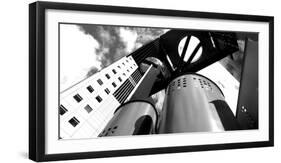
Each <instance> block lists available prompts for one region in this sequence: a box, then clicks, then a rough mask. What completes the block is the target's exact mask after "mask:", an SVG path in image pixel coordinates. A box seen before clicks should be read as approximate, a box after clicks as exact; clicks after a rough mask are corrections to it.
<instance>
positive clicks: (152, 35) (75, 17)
mask: <svg viewBox="0 0 281 163" xmlns="http://www.w3.org/2000/svg"><path fill="white" fill-rule="evenodd" d="M29 14H30V15H29V16H30V22H29V23H30V28H29V30H30V31H29V32H30V33H29V37H30V39H29V45H30V58H29V63H30V64H29V66H30V67H29V70H30V76H29V79H30V80H29V81H30V82H29V84H30V90H29V92H30V94H29V98H30V102H29V104H30V108H29V151H30V152H29V153H30V154H29V158H30V159H32V160H35V161H51V160H70V159H85V158H100V157H115V156H131V155H147V154H162V153H178V152H194V151H206V150H224V149H238V148H252V147H268V146H273V17H270V16H259V15H242V14H241V15H238V14H227V13H212V12H195V11H178V10H164V9H154V8H133V7H122V6H102V5H85V4H71V3H53V2H35V3H32V4H30V13H29Z"/></svg>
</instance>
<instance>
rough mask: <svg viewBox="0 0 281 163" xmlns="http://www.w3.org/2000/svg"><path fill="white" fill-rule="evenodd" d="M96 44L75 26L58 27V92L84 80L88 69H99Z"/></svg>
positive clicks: (97, 46) (64, 25)
mask: <svg viewBox="0 0 281 163" xmlns="http://www.w3.org/2000/svg"><path fill="white" fill-rule="evenodd" d="M97 48H99V44H98V42H97V41H96V40H95V39H94V38H93V37H92V36H90V35H86V34H85V33H84V32H82V31H80V30H79V27H78V26H77V25H69V24H61V25H60V79H61V81H60V88H61V90H60V91H63V90H65V89H66V88H68V87H70V86H72V85H73V84H75V83H77V82H79V81H80V80H82V79H84V78H85V77H86V75H87V73H88V72H89V70H90V68H91V67H93V66H95V67H96V68H98V69H100V68H101V62H100V61H98V60H97V56H96V54H95V51H96V49H97Z"/></svg>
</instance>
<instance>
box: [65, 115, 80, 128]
mask: <svg viewBox="0 0 281 163" xmlns="http://www.w3.org/2000/svg"><path fill="white" fill-rule="evenodd" d="M68 122H69V123H70V124H71V125H72V126H73V127H76V126H77V125H78V124H79V123H80V122H79V121H78V119H77V118H76V117H72V118H71V119H70V120H69V121H68Z"/></svg>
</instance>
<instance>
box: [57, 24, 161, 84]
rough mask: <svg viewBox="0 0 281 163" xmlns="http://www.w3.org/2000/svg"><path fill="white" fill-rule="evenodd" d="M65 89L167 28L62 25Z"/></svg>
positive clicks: (61, 41)
mask: <svg viewBox="0 0 281 163" xmlns="http://www.w3.org/2000/svg"><path fill="white" fill-rule="evenodd" d="M60 31H61V33H60V39H61V40H60V46H61V47H60V48H61V60H60V61H61V65H60V66H61V83H60V84H61V90H64V89H66V88H67V87H70V86H72V85H73V84H76V83H77V82H79V81H81V80H82V79H84V78H86V77H89V76H91V75H93V74H95V73H96V72H98V71H99V70H101V69H103V68H104V67H106V66H109V65H110V64H112V63H113V62H115V61H117V60H119V59H121V58H122V57H124V56H126V55H128V54H130V53H131V52H133V51H135V50H136V49H137V48H139V47H140V46H142V45H144V44H145V43H148V42H150V41H152V40H154V39H155V38H157V37H159V36H160V35H161V34H163V33H164V32H165V30H163V29H155V28H139V27H119V26H104V25H90V24H85V25H84V24H83V25H72V24H61V26H60Z"/></svg>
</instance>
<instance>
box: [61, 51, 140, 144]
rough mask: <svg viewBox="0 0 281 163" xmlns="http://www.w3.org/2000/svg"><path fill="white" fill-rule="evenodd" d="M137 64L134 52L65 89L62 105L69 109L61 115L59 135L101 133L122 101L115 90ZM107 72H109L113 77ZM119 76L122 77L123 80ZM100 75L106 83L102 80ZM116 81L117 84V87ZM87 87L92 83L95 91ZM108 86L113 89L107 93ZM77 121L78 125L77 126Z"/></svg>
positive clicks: (91, 85) (86, 135)
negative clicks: (79, 98) (118, 98)
mask: <svg viewBox="0 0 281 163" xmlns="http://www.w3.org/2000/svg"><path fill="white" fill-rule="evenodd" d="M137 68H138V66H137V64H136V63H135V61H134V59H133V58H132V57H131V56H129V57H123V58H122V59H120V60H118V61H116V62H115V63H113V64H111V65H110V66H108V67H106V68H104V69H103V70H101V71H100V72H97V73H96V74H94V75H93V76H91V77H89V78H87V79H85V80H83V81H81V82H79V83H77V84H75V85H74V86H72V87H70V88H68V89H66V90H65V91H62V92H61V93H60V104H61V105H60V107H62V106H63V107H64V108H65V109H66V110H67V111H66V112H65V113H64V114H62V115H61V114H60V116H59V117H60V118H59V119H60V135H59V137H60V138H61V139H80V138H95V137H97V136H98V134H99V133H100V132H101V131H102V130H103V128H104V127H105V125H106V124H107V122H108V121H109V120H110V119H111V118H112V117H113V113H114V111H115V109H116V108H117V107H118V106H119V105H120V103H119V102H118V101H117V100H116V99H115V97H114V96H113V93H114V92H115V91H116V90H117V89H118V88H119V87H120V86H121V85H122V84H123V83H124V82H125V81H126V80H127V79H128V78H129V77H130V75H131V74H132V73H133V72H134V71H135V70H136V69H137ZM106 74H108V75H109V77H110V78H109V79H108V78H107V77H106ZM118 78H121V81H120V80H119V79H118ZM99 79H100V80H101V81H102V83H103V84H99V83H98V80H99ZM113 83H115V84H116V86H115V87H114V84H113ZM87 87H92V88H93V89H94V91H93V92H90V91H89V90H88V89H87ZM105 89H108V90H109V93H106V91H105ZM75 95H79V96H80V97H81V98H82V100H81V101H80V102H78V101H77V100H75V98H74V96H75ZM99 97H100V98H101V99H102V100H101V101H100V102H99V101H98V100H97V98H99ZM85 107H86V109H85ZM60 109H61V108H60ZM74 117H75V118H76V119H75V118H74ZM74 119H75V120H74ZM72 121H74V122H73V124H71V123H70V122H72ZM75 121H76V122H77V123H75ZM78 121H79V122H78ZM75 124H77V125H76V126H75Z"/></svg>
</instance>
